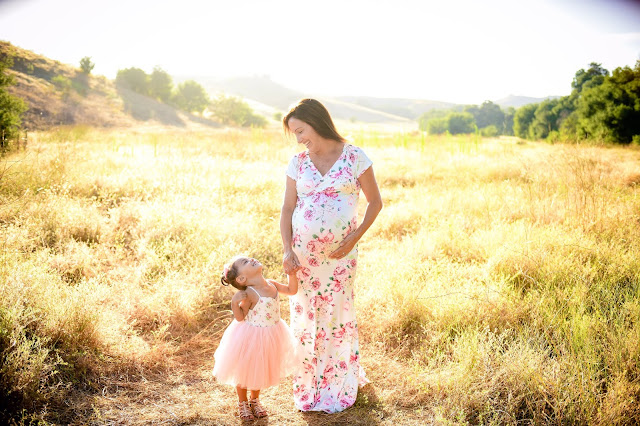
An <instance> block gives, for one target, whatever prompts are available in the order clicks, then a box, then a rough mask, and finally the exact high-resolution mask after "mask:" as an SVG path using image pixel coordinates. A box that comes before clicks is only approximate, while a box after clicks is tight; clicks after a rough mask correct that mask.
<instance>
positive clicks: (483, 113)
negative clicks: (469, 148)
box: [464, 101, 504, 134]
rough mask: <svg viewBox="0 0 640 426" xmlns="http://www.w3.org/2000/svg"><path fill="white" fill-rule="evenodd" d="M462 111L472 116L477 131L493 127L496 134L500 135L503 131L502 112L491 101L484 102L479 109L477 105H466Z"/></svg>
mask: <svg viewBox="0 0 640 426" xmlns="http://www.w3.org/2000/svg"><path fill="white" fill-rule="evenodd" d="M464 111H465V112H468V113H469V114H471V115H473V118H474V119H475V121H476V125H477V126H478V128H479V129H482V128H484V127H487V126H494V127H495V129H496V130H497V131H498V134H500V133H502V131H503V129H504V111H502V109H501V108H500V106H499V105H497V104H494V103H493V102H491V101H484V102H483V103H482V105H480V107H478V106H477V105H468V106H466V107H465V109H464ZM493 131H494V130H492V132H493Z"/></svg>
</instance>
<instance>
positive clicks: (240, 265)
mask: <svg viewBox="0 0 640 426" xmlns="http://www.w3.org/2000/svg"><path fill="white" fill-rule="evenodd" d="M233 264H234V266H235V267H236V270H237V271H238V278H240V277H244V278H245V280H246V279H248V278H251V277H254V276H256V275H261V274H262V264H261V263H260V262H258V261H257V260H256V259H254V258H252V257H244V256H242V257H240V258H239V259H237V260H236V261H235V262H233ZM238 278H236V281H237V280H238Z"/></svg>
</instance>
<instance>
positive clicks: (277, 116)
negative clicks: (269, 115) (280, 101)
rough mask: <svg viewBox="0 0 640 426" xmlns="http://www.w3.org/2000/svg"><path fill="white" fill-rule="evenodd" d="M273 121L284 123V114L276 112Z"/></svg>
mask: <svg viewBox="0 0 640 426" xmlns="http://www.w3.org/2000/svg"><path fill="white" fill-rule="evenodd" d="M273 119H274V120H275V121H282V113H281V112H280V111H276V112H274V113H273Z"/></svg>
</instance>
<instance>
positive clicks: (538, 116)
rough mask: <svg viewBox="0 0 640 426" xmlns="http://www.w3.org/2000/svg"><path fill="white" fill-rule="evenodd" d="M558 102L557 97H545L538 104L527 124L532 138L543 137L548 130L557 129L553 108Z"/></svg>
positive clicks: (555, 112) (556, 119)
mask: <svg viewBox="0 0 640 426" xmlns="http://www.w3.org/2000/svg"><path fill="white" fill-rule="evenodd" d="M558 103H559V100H557V99H545V100H544V101H542V102H540V103H539V104H538V107H537V108H536V110H535V112H534V113H533V119H532V120H531V124H530V125H529V133H530V136H533V138H534V139H544V138H546V137H547V136H548V135H549V133H550V132H552V131H554V130H558V116H557V110H556V109H555V107H556V106H557V105H558Z"/></svg>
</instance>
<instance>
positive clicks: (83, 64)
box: [80, 56, 96, 75]
mask: <svg viewBox="0 0 640 426" xmlns="http://www.w3.org/2000/svg"><path fill="white" fill-rule="evenodd" d="M95 66H96V64H94V63H93V62H91V58H90V57H89V56H85V57H84V58H82V59H80V69H81V70H82V73H83V74H85V75H89V74H91V71H92V70H93V67H95Z"/></svg>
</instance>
